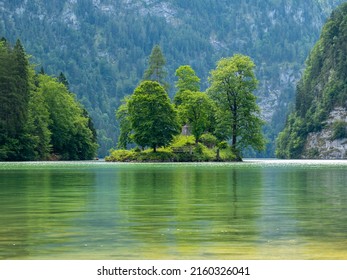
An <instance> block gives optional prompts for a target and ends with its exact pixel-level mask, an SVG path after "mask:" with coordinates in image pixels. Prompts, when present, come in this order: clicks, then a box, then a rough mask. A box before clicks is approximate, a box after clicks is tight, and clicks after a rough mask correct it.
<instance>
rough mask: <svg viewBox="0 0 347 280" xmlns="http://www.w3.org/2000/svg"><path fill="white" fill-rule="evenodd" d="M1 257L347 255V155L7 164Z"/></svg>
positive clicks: (1, 169) (0, 188) (0, 212)
mask: <svg viewBox="0 0 347 280" xmlns="http://www.w3.org/2000/svg"><path fill="white" fill-rule="evenodd" d="M0 259H345V260H346V259H347V161H279V160H254V161H252V160H249V161H245V162H243V163H225V164H219V163H201V164H118V163H105V162H27V163H0Z"/></svg>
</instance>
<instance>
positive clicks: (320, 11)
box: [0, 0, 344, 155]
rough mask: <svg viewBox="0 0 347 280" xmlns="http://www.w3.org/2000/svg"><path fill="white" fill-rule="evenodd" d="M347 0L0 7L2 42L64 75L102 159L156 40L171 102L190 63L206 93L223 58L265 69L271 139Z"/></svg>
mask: <svg viewBox="0 0 347 280" xmlns="http://www.w3.org/2000/svg"><path fill="white" fill-rule="evenodd" d="M343 1H344V0H320V1H318V0H308V1H301V0H290V1H287V0H242V1H241V0H236V1H227V0H221V1H215V0H206V1H201V0H189V1H186V0H159V1H140V0H134V1H125V0H103V1H99V0H78V1H70V0H69V1H68V0H60V1H56V0H54V1H53V0H50V1H41V0H31V1H24V0H16V1H2V3H1V4H0V18H1V20H0V36H5V37H6V38H9V40H10V41H11V42H15V40H16V38H21V39H22V40H23V42H24V44H25V46H26V49H27V50H28V51H29V52H30V53H31V54H33V56H34V58H33V59H34V61H35V63H37V65H38V66H37V67H38V68H39V69H40V68H41V67H43V68H44V70H45V72H46V73H47V74H50V75H56V74H58V73H60V72H63V73H65V75H66V77H67V78H68V80H69V81H70V89H71V91H73V92H75V93H76V94H77V96H78V99H79V100H80V101H81V102H82V103H83V104H84V106H85V107H86V109H87V110H88V112H90V114H91V116H92V118H93V120H94V121H95V123H94V124H95V127H96V128H97V131H98V139H99V143H100V150H99V153H100V155H105V154H107V152H108V149H109V148H110V147H112V146H115V142H116V140H117V139H118V135H119V130H118V129H117V127H118V126H117V123H116V121H115V117H114V110H115V108H117V107H118V106H119V105H120V101H121V100H122V99H123V98H124V96H126V95H128V94H130V93H131V92H133V90H134V88H135V87H136V86H137V85H138V83H139V81H140V80H141V79H142V78H143V73H144V70H145V68H146V65H147V63H146V58H147V57H148V56H149V54H150V53H151V50H152V47H153V46H154V45H157V44H159V45H160V46H161V48H162V50H163V52H164V53H165V55H166V58H167V72H168V76H167V82H169V83H170V85H171V87H170V89H171V92H170V96H173V93H174V86H173V85H174V80H175V77H174V73H175V72H174V71H175V69H177V68H178V66H180V65H187V64H189V65H192V67H193V68H194V69H195V70H196V72H197V73H198V75H199V77H201V81H202V82H201V85H202V86H201V90H205V89H206V88H207V87H208V86H209V84H208V81H207V77H208V75H209V70H210V69H212V68H213V67H214V65H215V62H216V61H217V60H219V59H220V58H221V57H228V56H231V55H233V54H234V53H238V52H240V53H244V54H246V55H249V56H251V57H252V58H253V59H254V61H255V63H256V64H257V65H258V67H257V69H256V72H257V77H258V79H259V81H260V84H259V89H258V93H259V96H261V98H259V99H258V101H260V103H261V104H265V105H267V106H268V107H266V111H264V113H265V114H267V116H266V120H267V121H268V122H269V125H268V126H266V133H267V135H268V136H269V137H270V140H273V138H274V136H275V135H277V132H278V131H280V130H281V129H282V128H283V124H284V121H285V117H286V113H287V108H288V106H289V104H290V103H291V102H292V101H293V97H294V86H293V85H294V84H295V82H296V80H297V79H298V78H299V76H300V69H302V67H303V63H304V60H305V58H306V56H307V54H308V51H309V49H310V48H311V47H312V46H313V44H314V42H315V41H316V40H317V38H318V35H319V30H320V28H321V26H322V24H323V22H324V20H325V18H326V16H327V13H328V12H329V10H330V9H331V8H332V7H335V6H336V5H337V4H338V3H341V2H343ZM274 96H276V98H277V96H278V99H275V100H274ZM268 100H270V102H267V101H268ZM271 143H272V142H270V144H269V146H268V152H267V153H268V155H271V153H272V152H273V146H272V144H271Z"/></svg>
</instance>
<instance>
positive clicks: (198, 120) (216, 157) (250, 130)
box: [105, 45, 265, 162]
mask: <svg viewBox="0 0 347 280" xmlns="http://www.w3.org/2000/svg"><path fill="white" fill-rule="evenodd" d="M165 63H166V62H165V58H164V56H163V54H162V51H161V49H160V47H159V46H158V45H157V46H155V47H154V48H153V50H152V53H151V55H150V57H149V67H148V69H147V70H146V72H145V74H144V79H143V81H142V82H141V83H140V84H139V86H138V87H137V88H136V89H135V90H134V92H133V94H132V95H130V96H127V97H125V98H124V99H123V102H122V104H121V105H120V106H119V108H118V110H117V112H116V116H117V119H118V121H119V127H120V135H119V139H118V149H112V150H111V151H110V155H109V156H107V157H106V158H105V160H106V161H113V162H201V161H241V160H242V151H243V150H244V149H245V148H249V147H250V148H253V149H254V150H257V151H261V150H263V149H264V148H265V139H264V136H263V134H262V131H261V129H262V125H263V121H262V119H261V118H260V108H259V106H258V105H257V104H256V96H255V95H254V94H253V91H254V90H255V89H256V88H257V84H258V81H257V79H256V78H255V74H254V68H255V64H254V63H253V61H252V60H251V58H250V57H248V56H245V55H241V54H236V55H234V56H233V57H229V58H223V59H221V60H220V61H218V63H217V67H216V69H215V70H212V71H211V76H210V78H209V82H210V87H209V88H208V89H207V90H206V92H201V91H200V79H199V77H198V76H197V75H196V74H195V71H194V70H193V69H192V68H191V67H190V66H189V65H183V66H180V67H179V68H178V69H177V70H176V72H175V75H176V77H177V82H176V89H177V91H176V94H175V96H174V98H173V100H171V99H170V97H169V95H168V85H167V83H165V76H166V72H165V70H164V65H165Z"/></svg>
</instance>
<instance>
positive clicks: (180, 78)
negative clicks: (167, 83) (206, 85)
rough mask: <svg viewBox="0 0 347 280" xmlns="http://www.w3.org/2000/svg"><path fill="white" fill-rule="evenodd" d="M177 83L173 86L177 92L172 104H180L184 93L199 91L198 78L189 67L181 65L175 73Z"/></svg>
mask: <svg viewBox="0 0 347 280" xmlns="http://www.w3.org/2000/svg"><path fill="white" fill-rule="evenodd" d="M175 76H176V77H177V82H176V84H175V86H176V88H177V92H176V94H175V98H174V103H175V104H176V105H179V104H181V102H182V98H183V96H184V92H185V91H187V90H189V91H192V92H198V91H200V78H199V77H198V76H197V75H196V74H195V71H194V70H193V69H192V67H190V66H189V65H182V66H180V67H178V68H177V70H176V72H175Z"/></svg>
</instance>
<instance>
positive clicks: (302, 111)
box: [277, 3, 347, 159]
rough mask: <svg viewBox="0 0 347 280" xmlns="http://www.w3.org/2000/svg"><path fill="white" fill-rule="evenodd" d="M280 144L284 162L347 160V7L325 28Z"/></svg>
mask: <svg viewBox="0 0 347 280" xmlns="http://www.w3.org/2000/svg"><path fill="white" fill-rule="evenodd" d="M277 143H278V148H277V154H278V156H280V157H284V158H329V159H335V158H347V3H344V4H342V5H341V6H339V7H338V8H337V9H336V10H335V11H334V12H333V13H332V15H331V18H330V19H329V20H328V22H327V23H326V24H325V25H324V28H323V30H322V34H321V36H320V39H319V41H318V42H317V44H316V45H315V47H314V48H313V50H312V52H311V54H310V56H309V58H308V60H307V65H306V70H305V72H304V75H303V77H302V79H301V80H300V82H299V83H298V87H297V92H296V102H295V110H294V112H293V113H292V114H291V115H290V116H289V118H288V120H287V123H286V127H285V129H284V130H283V132H281V133H280V135H279V137H278V140H277Z"/></svg>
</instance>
